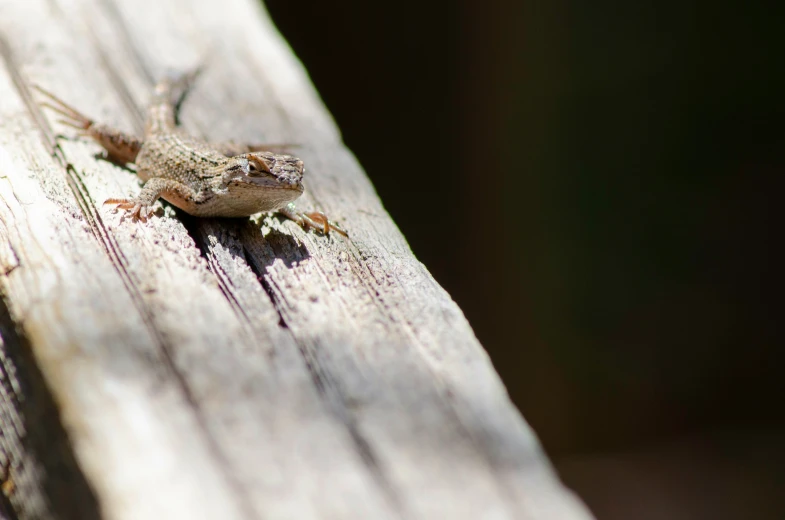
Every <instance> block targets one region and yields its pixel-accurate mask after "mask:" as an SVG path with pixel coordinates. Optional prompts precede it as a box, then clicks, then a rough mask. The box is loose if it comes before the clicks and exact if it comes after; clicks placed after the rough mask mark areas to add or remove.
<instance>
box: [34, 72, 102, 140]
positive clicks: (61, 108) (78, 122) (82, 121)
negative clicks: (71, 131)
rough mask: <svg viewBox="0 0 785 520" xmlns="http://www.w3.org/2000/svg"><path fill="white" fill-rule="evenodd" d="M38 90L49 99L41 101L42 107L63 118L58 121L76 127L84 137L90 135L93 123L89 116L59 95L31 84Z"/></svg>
mask: <svg viewBox="0 0 785 520" xmlns="http://www.w3.org/2000/svg"><path fill="white" fill-rule="evenodd" d="M33 88H35V89H36V90H37V91H38V92H40V93H41V94H43V95H44V96H46V97H47V98H49V101H45V102H43V103H41V106H42V107H46V108H48V109H49V110H52V111H53V112H56V113H57V114H59V115H61V116H62V117H64V118H65V119H60V120H59V122H60V123H62V124H64V125H66V126H70V127H72V128H76V129H77V130H81V135H83V136H84V137H88V136H89V135H90V133H89V130H90V127H92V126H93V125H94V122H93V120H92V119H90V118H89V117H87V116H85V115H84V114H82V113H81V112H79V111H78V110H77V109H75V108H74V107H72V106H71V105H69V104H68V103H66V102H65V101H63V100H62V99H60V98H59V97H57V96H55V95H54V94H52V93H51V92H49V91H48V90H46V89H44V88H42V87H40V86H38V85H33Z"/></svg>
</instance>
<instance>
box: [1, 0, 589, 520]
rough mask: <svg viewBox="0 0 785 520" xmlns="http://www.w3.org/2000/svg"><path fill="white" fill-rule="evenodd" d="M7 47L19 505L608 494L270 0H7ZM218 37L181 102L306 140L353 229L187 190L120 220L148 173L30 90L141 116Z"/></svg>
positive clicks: (513, 507)
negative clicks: (205, 204)
mask: <svg viewBox="0 0 785 520" xmlns="http://www.w3.org/2000/svg"><path fill="white" fill-rule="evenodd" d="M0 54H1V55H2V66H0V118H2V119H0V268H1V269H0V290H1V291H2V296H3V302H4V306H5V307H4V308H0V316H4V318H3V321H2V322H0V333H1V334H0V338H2V347H3V348H2V349H0V352H2V353H3V354H2V357H0V390H2V392H0V414H2V415H0V421H2V428H3V435H2V437H0V463H3V471H2V474H0V476H2V477H3V482H4V485H3V491H4V495H3V497H2V501H0V512H2V513H5V514H9V515H14V516H15V517H16V518H20V519H32V518H79V519H86V518H95V517H103V518H110V519H142V518H150V519H164V518H165V519H167V520H174V519H180V518H182V519H185V518H188V519H216V518H221V519H234V518H242V519H251V518H298V519H309V518H363V519H366V518H374V519H376V518H379V519H384V518H428V519H430V518H452V519H457V518H469V519H475V518H499V519H507V518H509V519H512V518H516V519H564V520H570V519H582V518H589V517H590V515H589V514H588V513H587V512H586V510H585V509H584V508H583V506H582V505H581V504H580V503H579V502H578V501H577V500H576V499H575V498H574V497H573V496H572V495H571V493H570V492H569V491H567V490H565V489H564V488H563V487H562V486H561V484H560V483H559V482H558V480H557V479H556V477H555V476H554V474H553V472H552V470H551V468H550V466H549V464H548V462H547V460H546V459H545V457H544V455H543V454H542V452H541V450H540V448H539V445H538V443H537V441H536V439H535V438H534V437H533V435H532V433H531V432H530V430H529V429H528V427H527V426H526V424H525V423H524V422H523V420H522V419H521V417H520V415H519V414H518V412H517V411H516V410H515V408H514V407H513V406H512V404H511V403H510V401H509V399H508V397H507V395H506V393H505V390H504V388H503V387H502V385H501V383H500V381H499V379H498V377H497V375H496V374H495V372H494V371H493V368H492V366H491V364H490V362H489V360H488V358H487V356H486V354H485V352H484V351H483V350H482V347H481V346H480V345H479V343H478V342H477V340H476V338H475V337H474V334H473V333H472V331H471V329H470V327H469V325H468V324H467V322H466V320H465V319H464V317H463V315H462V313H461V312H460V310H459V309H458V307H457V306H456V305H455V303H454V302H453V301H452V300H451V299H450V297H449V295H447V294H446V293H445V292H444V290H443V289H441V288H440V287H439V286H438V285H437V284H436V283H435V282H434V280H433V279H432V278H431V276H430V275H429V274H428V272H427V270H426V269H425V268H424V267H423V266H422V265H421V264H420V263H419V262H417V260H416V259H415V258H414V257H413V256H412V254H411V252H410V250H409V248H408V246H407V244H406V241H405V240H404V238H403V237H402V236H401V234H400V233H399V232H398V230H397V228H396V227H395V225H394V223H393V222H392V221H391V220H390V218H389V217H388V215H387V214H386V212H385V211H384V208H383V207H382V205H381V203H380V202H379V200H378V198H377V197H376V194H375V193H374V190H373V187H372V186H371V185H370V183H369V182H368V180H367V178H366V177H365V176H364V174H363V172H362V170H361V169H360V167H359V166H358V164H357V162H356V161H355V159H354V157H353V156H352V155H351V153H350V152H348V151H347V150H346V149H345V147H344V146H343V144H342V142H341V138H340V135H339V133H338V131H337V129H336V128H335V126H334V124H333V122H332V120H331V119H330V117H329V115H328V114H327V112H326V111H325V109H324V107H323V106H322V104H321V102H320V101H319V99H318V97H317V95H316V94H315V92H314V91H313V89H312V87H311V86H310V84H309V82H308V79H307V77H306V75H305V73H304V72H303V70H302V69H301V67H300V66H299V64H298V63H297V62H296V60H295V59H294V58H293V57H292V55H291V52H290V51H289V50H288V49H287V48H286V46H285V44H284V43H283V41H282V40H281V38H280V37H279V35H278V34H277V33H276V31H275V29H274V28H273V27H272V25H271V23H270V21H269V19H268V18H267V16H266V14H265V13H264V12H263V11H262V10H261V8H260V6H258V5H256V4H255V3H254V2H252V1H251V0H222V1H221V2H214V1H210V0H200V1H193V0H167V1H164V0H138V1H134V2H130V1H129V2H121V1H119V0H81V1H66V0H49V1H45V0H15V1H6V2H3V3H0ZM202 60H204V61H206V63H207V67H206V69H205V72H204V73H203V75H202V76H201V77H200V79H199V82H198V84H197V86H196V88H195V90H194V92H193V93H192V95H191V96H190V97H189V98H188V100H187V101H186V103H185V104H184V106H183V112H182V120H183V123H184V125H185V126H186V127H187V128H188V129H189V130H190V131H191V132H193V133H195V134H200V135H204V136H206V137H209V138H211V139H216V140H220V139H229V138H234V139H238V140H244V141H257V142H295V143H299V144H300V146H299V147H298V149H297V153H298V155H300V156H301V157H302V158H303V160H304V161H305V163H306V168H307V174H306V175H307V178H306V186H307V192H306V195H305V196H304V197H303V198H302V200H301V201H300V205H301V206H302V207H305V208H314V209H319V210H323V211H325V213H327V214H329V215H330V216H331V218H333V219H336V220H339V221H341V222H343V223H344V224H345V227H346V228H347V229H348V230H349V232H350V233H351V240H345V239H343V238H341V237H338V236H336V237H322V236H318V235H316V234H313V233H305V232H303V231H302V230H300V229H299V228H297V227H296V226H295V225H294V224H293V223H291V222H285V221H280V220H278V219H276V218H272V217H260V218H259V219H255V220H254V219H251V220H231V221H229V220H209V219H204V220H198V219H193V218H188V217H187V216H184V215H182V214H177V215H175V214H174V212H173V211H172V210H171V209H170V208H167V209H166V212H167V215H168V217H169V218H154V219H152V220H151V221H150V222H148V223H147V224H133V223H131V222H130V221H125V222H120V221H119V218H118V216H116V215H113V214H112V213H111V212H110V211H109V210H108V209H105V208H103V207H102V206H101V204H100V203H101V201H103V200H105V199H107V198H109V197H117V196H123V195H126V194H131V193H134V192H135V191H136V190H138V189H139V187H138V182H137V180H136V179H135V177H134V175H133V173H132V172H129V171H126V170H123V169H121V168H118V167H116V166H114V165H112V164H110V163H107V162H105V161H102V160H100V159H97V158H96V157H95V155H96V153H97V152H98V151H99V150H98V148H97V146H96V145H94V144H92V143H90V142H85V141H80V140H73V139H57V138H56V135H57V133H59V132H61V131H62V132H63V133H65V134H68V132H67V129H65V128H64V127H61V126H58V125H57V123H56V122H55V121H54V119H53V118H52V117H51V116H52V115H51V114H48V113H43V112H42V111H41V110H40V109H39V108H38V107H37V105H36V98H35V95H34V94H33V92H32V91H31V89H30V86H31V84H34V83H36V84H40V85H42V86H45V87H47V88H49V89H50V90H52V91H54V92H56V93H57V94H58V95H59V96H62V97H63V98H64V99H65V100H67V101H68V102H70V103H72V104H73V105H75V106H77V107H79V108H82V109H83V110H85V111H86V112H87V113H88V114H89V115H91V116H93V117H95V118H97V119H101V120H102V121H106V122H108V123H111V124H115V125H118V126H121V127H123V128H125V129H128V130H136V131H139V130H140V129H141V126H142V121H143V107H144V105H145V102H146V99H147V95H148V93H149V91H150V89H151V86H152V84H153V82H154V80H155V79H156V78H157V77H159V76H161V75H162V74H164V73H165V72H167V71H168V70H183V69H187V68H190V67H192V66H193V65H195V64H197V63H199V62H200V61H202ZM354 80H355V79H353V78H347V81H354ZM409 175H411V176H412V177H411V178H413V179H414V178H416V177H417V172H414V171H413V172H409ZM444 202H445V203H449V202H448V201H444ZM434 232H438V230H434ZM20 381H21V382H20ZM55 410H58V411H59V417H58V416H57V414H56V413H55ZM54 469H57V470H58V471H57V472H56V474H53V471H54ZM7 511H8V512H7Z"/></svg>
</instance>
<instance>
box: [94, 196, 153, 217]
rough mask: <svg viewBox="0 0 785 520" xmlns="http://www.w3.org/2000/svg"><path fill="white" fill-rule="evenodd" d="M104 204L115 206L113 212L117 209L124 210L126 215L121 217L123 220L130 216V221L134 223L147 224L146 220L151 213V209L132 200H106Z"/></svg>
mask: <svg viewBox="0 0 785 520" xmlns="http://www.w3.org/2000/svg"><path fill="white" fill-rule="evenodd" d="M104 204H116V206H115V207H114V211H115V212H117V210H119V209H123V210H126V212H127V213H125V214H124V215H123V218H125V216H126V215H131V219H132V220H133V221H134V222H138V221H141V222H147V219H148V218H149V217H150V215H152V213H153V208H152V207H150V206H148V205H147V204H143V203H141V202H139V201H136V200H133V199H106V200H105V201H104Z"/></svg>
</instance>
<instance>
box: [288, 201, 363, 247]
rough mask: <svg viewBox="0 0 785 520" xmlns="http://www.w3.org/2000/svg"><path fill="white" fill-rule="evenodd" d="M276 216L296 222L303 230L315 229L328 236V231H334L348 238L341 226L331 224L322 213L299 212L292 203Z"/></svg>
mask: <svg viewBox="0 0 785 520" xmlns="http://www.w3.org/2000/svg"><path fill="white" fill-rule="evenodd" d="M277 213H278V214H280V215H283V216H284V217H286V218H288V219H290V220H293V221H295V222H297V223H298V224H299V225H300V226H302V227H303V229H306V230H307V229H311V228H313V229H316V230H319V231H321V232H322V233H324V234H325V235H329V234H330V231H335V232H336V233H339V234H341V235H343V236H345V237H347V238H348V237H349V233H347V232H346V231H344V230H343V228H341V226H339V225H338V224H337V223H335V222H333V221H332V220H330V219H329V218H327V215H325V214H324V213H322V212H321V211H311V212H307V213H306V212H303V211H299V210H298V209H297V207H296V206H295V205H294V202H290V203H289V204H287V205H286V206H284V207H283V208H281V209H279V210H278V211H277Z"/></svg>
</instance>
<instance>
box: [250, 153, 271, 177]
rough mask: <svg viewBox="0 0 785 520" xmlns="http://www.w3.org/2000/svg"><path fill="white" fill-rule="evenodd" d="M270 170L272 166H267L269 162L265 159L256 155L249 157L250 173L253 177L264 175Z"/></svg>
mask: <svg viewBox="0 0 785 520" xmlns="http://www.w3.org/2000/svg"><path fill="white" fill-rule="evenodd" d="M266 173H271V172H270V167H269V166H267V163H265V162H264V161H262V160H260V159H258V158H256V157H249V158H248V175H249V176H251V177H261V176H262V175H264V174H266Z"/></svg>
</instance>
